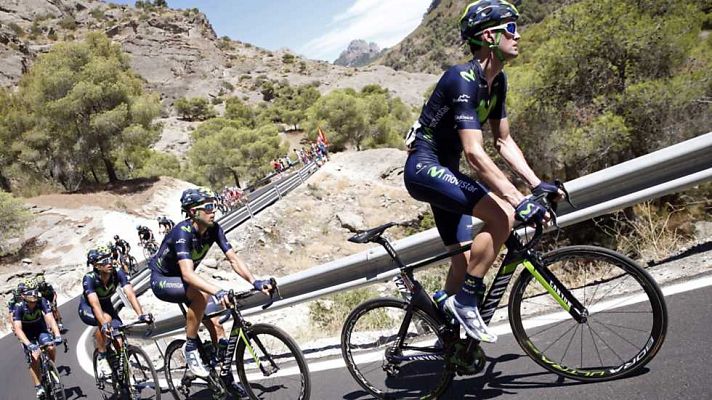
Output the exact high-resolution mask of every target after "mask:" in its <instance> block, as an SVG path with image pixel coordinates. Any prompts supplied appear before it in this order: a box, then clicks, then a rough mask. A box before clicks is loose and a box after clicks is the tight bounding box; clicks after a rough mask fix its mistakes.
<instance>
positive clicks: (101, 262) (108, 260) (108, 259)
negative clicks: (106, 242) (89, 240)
mask: <svg viewBox="0 0 712 400" xmlns="http://www.w3.org/2000/svg"><path fill="white" fill-rule="evenodd" d="M96 264H99V265H110V264H111V257H106V258H102V259H101V260H98V261H97V262H96Z"/></svg>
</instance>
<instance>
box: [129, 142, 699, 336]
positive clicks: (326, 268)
mask: <svg viewBox="0 0 712 400" xmlns="http://www.w3.org/2000/svg"><path fill="white" fill-rule="evenodd" d="M709 180H712V132H710V133H707V134H705V135H702V136H698V137H696V138H694V139H690V140H688V141H685V142H683V143H679V144H676V145H674V146H670V147H667V148H665V149H662V150H658V151H656V152H653V153H650V154H648V155H645V156H642V157H638V158H636V159H633V160H630V161H627V162H624V163H621V164H618V165H615V166H612V167H610V168H606V169H604V170H601V171H598V172H595V173H593V174H589V175H586V176H583V177H581V178H578V179H575V180H572V181H570V182H566V187H567V189H568V190H569V192H570V194H571V197H572V199H573V201H574V203H575V204H576V206H577V207H578V208H577V209H576V210H571V209H570V208H569V207H561V209H560V212H559V224H560V226H562V227H565V226H569V225H573V224H575V223H578V222H581V221H584V220H587V219H591V218H594V217H597V216H600V215H603V214H606V213H609V212H611V211H614V210H617V209H621V208H624V207H627V206H630V205H633V204H635V203H638V202H641V201H645V200H648V199H653V198H657V197H660V196H663V195H665V194H669V193H674V192H678V191H681V190H684V189H686V188H689V187H692V186H695V185H697V184H699V183H703V182H706V181H709ZM475 221H478V220H475ZM480 227H481V222H479V223H476V224H474V225H473V231H474V230H477V229H479V228H480ZM345 239H346V238H344V240H345ZM394 246H395V248H396V249H397V250H398V252H399V254H400V255H401V256H402V258H403V260H404V262H406V263H409V262H412V261H415V260H422V259H425V258H427V257H430V256H432V255H433V254H436V253H438V252H441V251H443V250H444V247H443V244H442V241H441V240H440V237H439V235H438V233H437V230H436V229H431V230H428V231H425V232H421V233H418V234H416V235H413V236H410V237H407V238H404V239H401V240H399V241H397V242H395V243H394ZM396 273H397V268H396V266H395V265H394V264H393V262H392V261H391V259H390V257H388V255H387V254H386V253H385V251H384V250H383V249H382V248H381V247H380V246H377V247H373V248H370V249H368V250H366V251H363V252H360V253H357V254H354V255H351V256H349V257H346V258H341V259H338V260H334V261H332V262H329V263H326V264H323V265H319V266H316V267H312V268H310V269H308V270H305V271H302V272H298V273H296V274H292V275H289V276H286V277H283V278H279V279H278V282H279V287H280V293H281V295H282V297H283V300H280V301H277V302H275V303H274V305H273V306H272V307H271V308H270V311H272V310H275V309H278V308H281V307H286V306H290V305H293V304H296V303H299V302H303V301H307V300H311V299H314V298H317V297H320V296H323V295H326V294H329V293H333V292H337V291H342V290H346V289H351V288H355V287H358V286H362V285H368V284H372V283H376V282H380V281H384V280H387V279H389V278H390V277H392V276H394V275H395V274H396ZM263 301H264V297H263V296H262V295H255V296H253V297H252V298H250V299H248V300H247V301H245V302H244V308H245V312H244V313H245V314H247V315H249V314H256V313H259V312H261V309H260V308H259V307H257V306H258V305H259V304H261V303H262V302H263ZM184 326H185V319H184V317H183V315H182V314H179V313H176V314H174V315H166V317H165V318H162V319H160V320H159V321H157V322H156V326H155V327H154V328H153V330H152V333H151V335H150V336H151V337H152V338H158V337H163V336H168V335H170V334H174V333H176V331H177V330H182V329H183V327H184ZM144 333H145V331H143V330H137V331H136V332H135V333H134V334H135V335H144Z"/></svg>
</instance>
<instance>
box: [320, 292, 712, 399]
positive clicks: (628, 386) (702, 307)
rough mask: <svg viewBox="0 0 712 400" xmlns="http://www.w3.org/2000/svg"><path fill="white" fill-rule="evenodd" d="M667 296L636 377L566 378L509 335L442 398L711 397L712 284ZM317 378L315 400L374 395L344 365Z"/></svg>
mask: <svg viewBox="0 0 712 400" xmlns="http://www.w3.org/2000/svg"><path fill="white" fill-rule="evenodd" d="M665 299H666V302H667V307H668V317H669V326H668V332H667V338H666V339H665V343H664V344H663V348H662V349H661V350H660V352H659V353H658V354H657V355H656V356H655V358H654V359H653V360H652V361H651V362H650V363H648V365H647V366H646V367H645V368H643V371H642V372H641V373H640V374H639V375H637V376H633V377H630V378H627V379H622V380H617V381H612V382H602V383H595V384H582V383H579V382H576V381H572V380H568V379H562V378H559V377H558V376H557V375H554V374H552V373H549V372H548V371H546V370H544V369H543V368H541V367H539V366H538V365H537V364H536V363H534V361H532V360H531V359H529V358H528V357H527V356H526V355H525V354H524V352H523V351H521V349H520V348H519V345H518V344H517V343H516V341H515V340H514V338H513V337H512V335H511V334H508V335H504V336H500V337H499V340H498V342H497V343H496V344H494V345H486V347H484V350H485V352H486V354H487V362H488V365H487V367H485V370H484V371H483V372H482V373H481V374H480V375H477V376H473V377H460V378H458V379H457V380H456V381H455V382H454V383H453V384H452V386H451V387H450V389H449V390H448V391H447V392H446V393H445V394H444V396H442V398H443V399H491V398H502V399H547V400H553V399H566V400H570V399H576V400H598V399H606V400H609V399H626V400H632V399H660V400H665V399H675V400H684V399H695V400H702V399H711V398H712V382H710V379H711V378H712V372H710V361H709V358H710V355H709V353H710V349H712V323H711V322H710V321H712V286H707V287H705V288H701V289H696V290H693V291H689V292H683V293H678V294H674V295H671V296H667V297H666V298H665ZM312 382H314V384H313V387H312V399H318V400H322V399H323V400H327V399H348V400H356V399H369V398H370V397H369V396H368V395H367V394H366V393H365V392H364V391H363V390H362V389H361V387H360V386H358V384H357V383H356V382H355V381H354V380H353V379H352V378H351V375H349V372H348V371H347V370H346V369H345V368H341V369H335V370H327V371H321V372H313V373H312ZM336 394H338V396H337V395H336Z"/></svg>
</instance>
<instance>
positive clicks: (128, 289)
mask: <svg viewBox="0 0 712 400" xmlns="http://www.w3.org/2000/svg"><path fill="white" fill-rule="evenodd" d="M116 274H117V275H118V277H119V284H120V285H121V288H122V289H123V290H124V294H126V298H128V299H129V303H130V304H131V308H133V310H134V311H135V312H136V315H143V308H142V307H141V303H139V302H138V298H136V292H134V290H133V285H132V284H131V282H129V280H128V278H127V277H126V274H124V272H123V271H116Z"/></svg>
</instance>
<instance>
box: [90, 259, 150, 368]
mask: <svg viewBox="0 0 712 400" xmlns="http://www.w3.org/2000/svg"><path fill="white" fill-rule="evenodd" d="M87 258H88V261H89V262H90V263H91V265H92V267H93V271H92V272H89V273H87V274H86V275H84V279H83V280H82V287H83V289H84V291H83V293H82V296H81V297H80V300H79V310H78V311H79V318H81V320H82V322H84V323H85V324H87V325H90V326H96V327H99V329H97V331H96V332H95V334H94V338H95V339H96V348H97V349H98V350H99V356H98V357H97V371H98V373H99V374H101V375H102V376H107V375H109V374H111V367H110V366H109V363H108V361H107V360H106V340H108V339H107V337H106V335H105V333H106V332H108V331H110V329H111V328H112V327H117V326H120V325H121V318H119V312H118V311H117V310H116V309H115V308H114V306H113V304H111V296H113V294H114V293H116V290H117V289H118V287H119V286H121V288H122V289H123V290H124V293H125V294H126V297H127V298H128V300H129V303H130V304H131V307H132V308H133V310H134V311H135V312H136V315H138V318H139V320H141V321H145V322H151V321H153V316H151V314H145V313H144V312H143V308H141V304H140V303H139V302H138V299H137V298H136V294H135V293H134V290H133V286H132V285H131V283H130V282H129V280H128V278H127V277H126V274H125V273H124V271H122V270H120V269H118V270H117V269H115V268H114V263H113V262H112V260H111V249H109V248H108V246H99V247H97V248H96V249H93V251H90V252H89V254H87Z"/></svg>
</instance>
